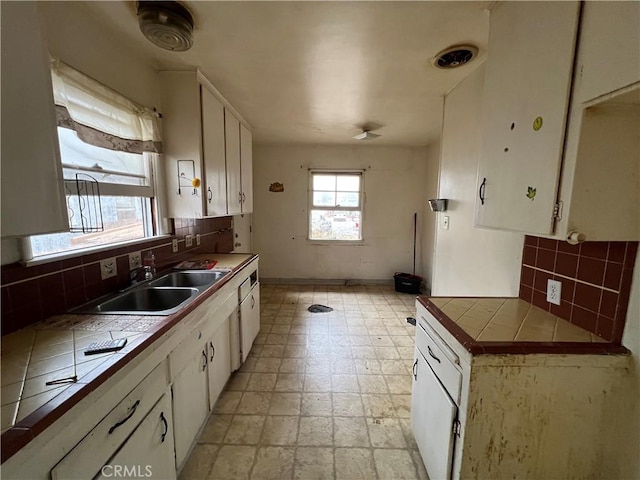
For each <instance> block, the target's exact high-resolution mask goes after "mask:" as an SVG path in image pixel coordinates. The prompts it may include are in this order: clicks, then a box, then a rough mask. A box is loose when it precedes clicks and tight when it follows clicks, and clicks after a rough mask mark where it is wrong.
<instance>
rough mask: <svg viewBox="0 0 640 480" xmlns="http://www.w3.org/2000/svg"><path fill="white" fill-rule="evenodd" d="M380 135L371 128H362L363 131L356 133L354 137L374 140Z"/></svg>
mask: <svg viewBox="0 0 640 480" xmlns="http://www.w3.org/2000/svg"><path fill="white" fill-rule="evenodd" d="M379 136H380V135H378V134H377V133H372V132H370V131H369V130H365V129H362V133H360V134H358V135H355V136H354V137H353V138H355V139H356V140H373V139H374V138H378V137H379Z"/></svg>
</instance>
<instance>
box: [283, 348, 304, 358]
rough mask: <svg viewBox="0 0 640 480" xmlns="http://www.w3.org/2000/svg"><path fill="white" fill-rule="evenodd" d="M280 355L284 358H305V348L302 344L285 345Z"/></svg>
mask: <svg viewBox="0 0 640 480" xmlns="http://www.w3.org/2000/svg"><path fill="white" fill-rule="evenodd" d="M280 356H281V357H285V358H305V357H306V356H307V349H306V347H305V346H304V345H287V346H286V347H285V348H284V349H283V351H282V354H281V355H280Z"/></svg>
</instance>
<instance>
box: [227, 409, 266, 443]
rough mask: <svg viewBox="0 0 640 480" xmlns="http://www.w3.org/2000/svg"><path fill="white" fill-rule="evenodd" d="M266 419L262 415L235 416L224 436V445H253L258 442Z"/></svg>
mask: <svg viewBox="0 0 640 480" xmlns="http://www.w3.org/2000/svg"><path fill="white" fill-rule="evenodd" d="M265 419H266V417H265V416H263V415H236V416H234V417H233V420H231V425H229V429H228V430H227V434H226V435H225V436H224V443H233V444H236V445H254V444H256V443H258V442H259V441H260V435H261V434H262V427H263V426H264V422H265Z"/></svg>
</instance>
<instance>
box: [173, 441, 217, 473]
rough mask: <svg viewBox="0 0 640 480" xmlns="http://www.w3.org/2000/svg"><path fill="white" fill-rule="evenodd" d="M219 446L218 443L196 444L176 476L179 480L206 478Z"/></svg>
mask: <svg viewBox="0 0 640 480" xmlns="http://www.w3.org/2000/svg"><path fill="white" fill-rule="evenodd" d="M219 448H220V447H219V446H218V445H207V444H198V445H196V446H195V448H194V449H193V451H192V452H191V456H190V457H189V460H187V463H186V464H185V466H184V468H183V469H182V472H181V473H180V476H179V477H178V478H179V480H206V479H207V477H208V476H209V472H211V469H212V468H213V464H214V462H215V460H216V456H217V453H218V449H219Z"/></svg>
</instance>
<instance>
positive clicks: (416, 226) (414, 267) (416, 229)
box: [413, 212, 418, 275]
mask: <svg viewBox="0 0 640 480" xmlns="http://www.w3.org/2000/svg"><path fill="white" fill-rule="evenodd" d="M417 232H418V212H415V213H414V214H413V274H414V275H415V274H416V235H417Z"/></svg>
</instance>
